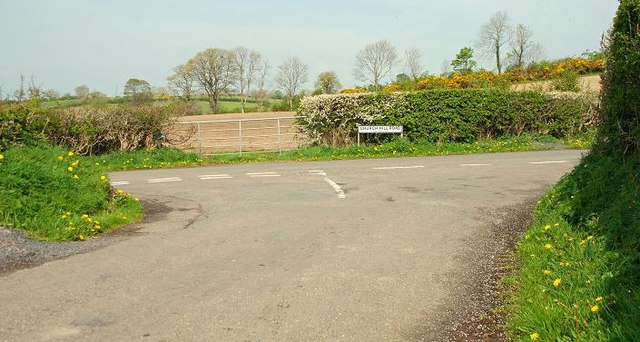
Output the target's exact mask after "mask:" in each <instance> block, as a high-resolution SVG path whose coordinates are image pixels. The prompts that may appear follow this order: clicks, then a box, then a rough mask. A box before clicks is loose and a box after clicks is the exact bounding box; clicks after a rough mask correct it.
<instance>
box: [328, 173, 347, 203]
mask: <svg viewBox="0 0 640 342" xmlns="http://www.w3.org/2000/svg"><path fill="white" fill-rule="evenodd" d="M324 181H325V182H327V183H328V184H329V185H331V187H332V188H333V190H334V191H335V192H336V193H337V194H338V198H340V199H345V198H347V196H346V195H345V194H344V190H342V188H341V187H340V185H338V184H337V183H336V182H334V181H332V180H331V179H329V178H327V177H324Z"/></svg>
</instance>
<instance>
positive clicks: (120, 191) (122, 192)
mask: <svg viewBox="0 0 640 342" xmlns="http://www.w3.org/2000/svg"><path fill="white" fill-rule="evenodd" d="M116 192H117V193H118V194H120V195H122V194H124V190H122V189H118V190H117V191H116Z"/></svg>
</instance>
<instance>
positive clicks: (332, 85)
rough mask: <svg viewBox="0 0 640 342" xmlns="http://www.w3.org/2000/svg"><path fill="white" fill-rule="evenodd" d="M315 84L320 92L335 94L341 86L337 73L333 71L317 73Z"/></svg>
mask: <svg viewBox="0 0 640 342" xmlns="http://www.w3.org/2000/svg"><path fill="white" fill-rule="evenodd" d="M315 86H316V89H317V91H318V92H320V93H321V94H335V93H337V92H338V90H340V88H342V84H340V80H339V79H338V75H337V74H336V73H335V72H333V71H325V72H323V73H321V74H320V75H318V79H317V80H316V84H315Z"/></svg>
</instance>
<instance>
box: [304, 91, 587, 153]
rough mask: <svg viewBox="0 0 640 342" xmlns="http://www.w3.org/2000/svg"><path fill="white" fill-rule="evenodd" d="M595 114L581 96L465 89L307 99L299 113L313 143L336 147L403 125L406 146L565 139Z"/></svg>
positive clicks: (322, 96) (325, 96) (576, 131)
mask: <svg viewBox="0 0 640 342" xmlns="http://www.w3.org/2000/svg"><path fill="white" fill-rule="evenodd" d="M597 110H598V109H597V102H596V100H595V99H594V98H591V97H589V96H586V95H576V94H555V95H550V94H543V93H539V92H514V91H509V90H500V89H474V90H466V89H465V90H432V91H421V92H398V93H390V94H389V93H367V94H338V95H319V96H312V97H306V98H304V99H303V100H302V103H301V105H300V109H299V111H298V113H299V115H300V116H302V118H301V119H300V120H299V123H300V124H301V125H302V127H303V130H304V131H305V133H307V135H308V136H309V138H310V139H311V142H312V143H316V144H331V145H341V144H348V143H351V142H353V141H354V140H355V139H356V137H357V126H358V125H364V124H367V125H369V124H372V125H402V126H404V130H405V136H407V137H408V138H409V139H411V140H428V141H432V142H441V143H442V142H449V141H456V142H472V141H475V140H477V139H479V138H493V137H497V136H503V135H521V134H524V133H531V134H541V135H553V136H557V137H567V136H572V135H574V134H576V133H578V132H583V131H586V130H587V129H589V128H591V127H592V126H594V125H595V123H596V122H595V121H596V119H597V115H596V113H597Z"/></svg>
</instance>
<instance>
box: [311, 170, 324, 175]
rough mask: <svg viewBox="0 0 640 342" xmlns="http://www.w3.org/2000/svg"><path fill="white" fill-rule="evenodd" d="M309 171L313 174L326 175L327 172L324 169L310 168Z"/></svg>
mask: <svg viewBox="0 0 640 342" xmlns="http://www.w3.org/2000/svg"><path fill="white" fill-rule="evenodd" d="M309 173H310V174H312V175H319V176H326V175H327V173H326V172H324V170H309Z"/></svg>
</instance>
